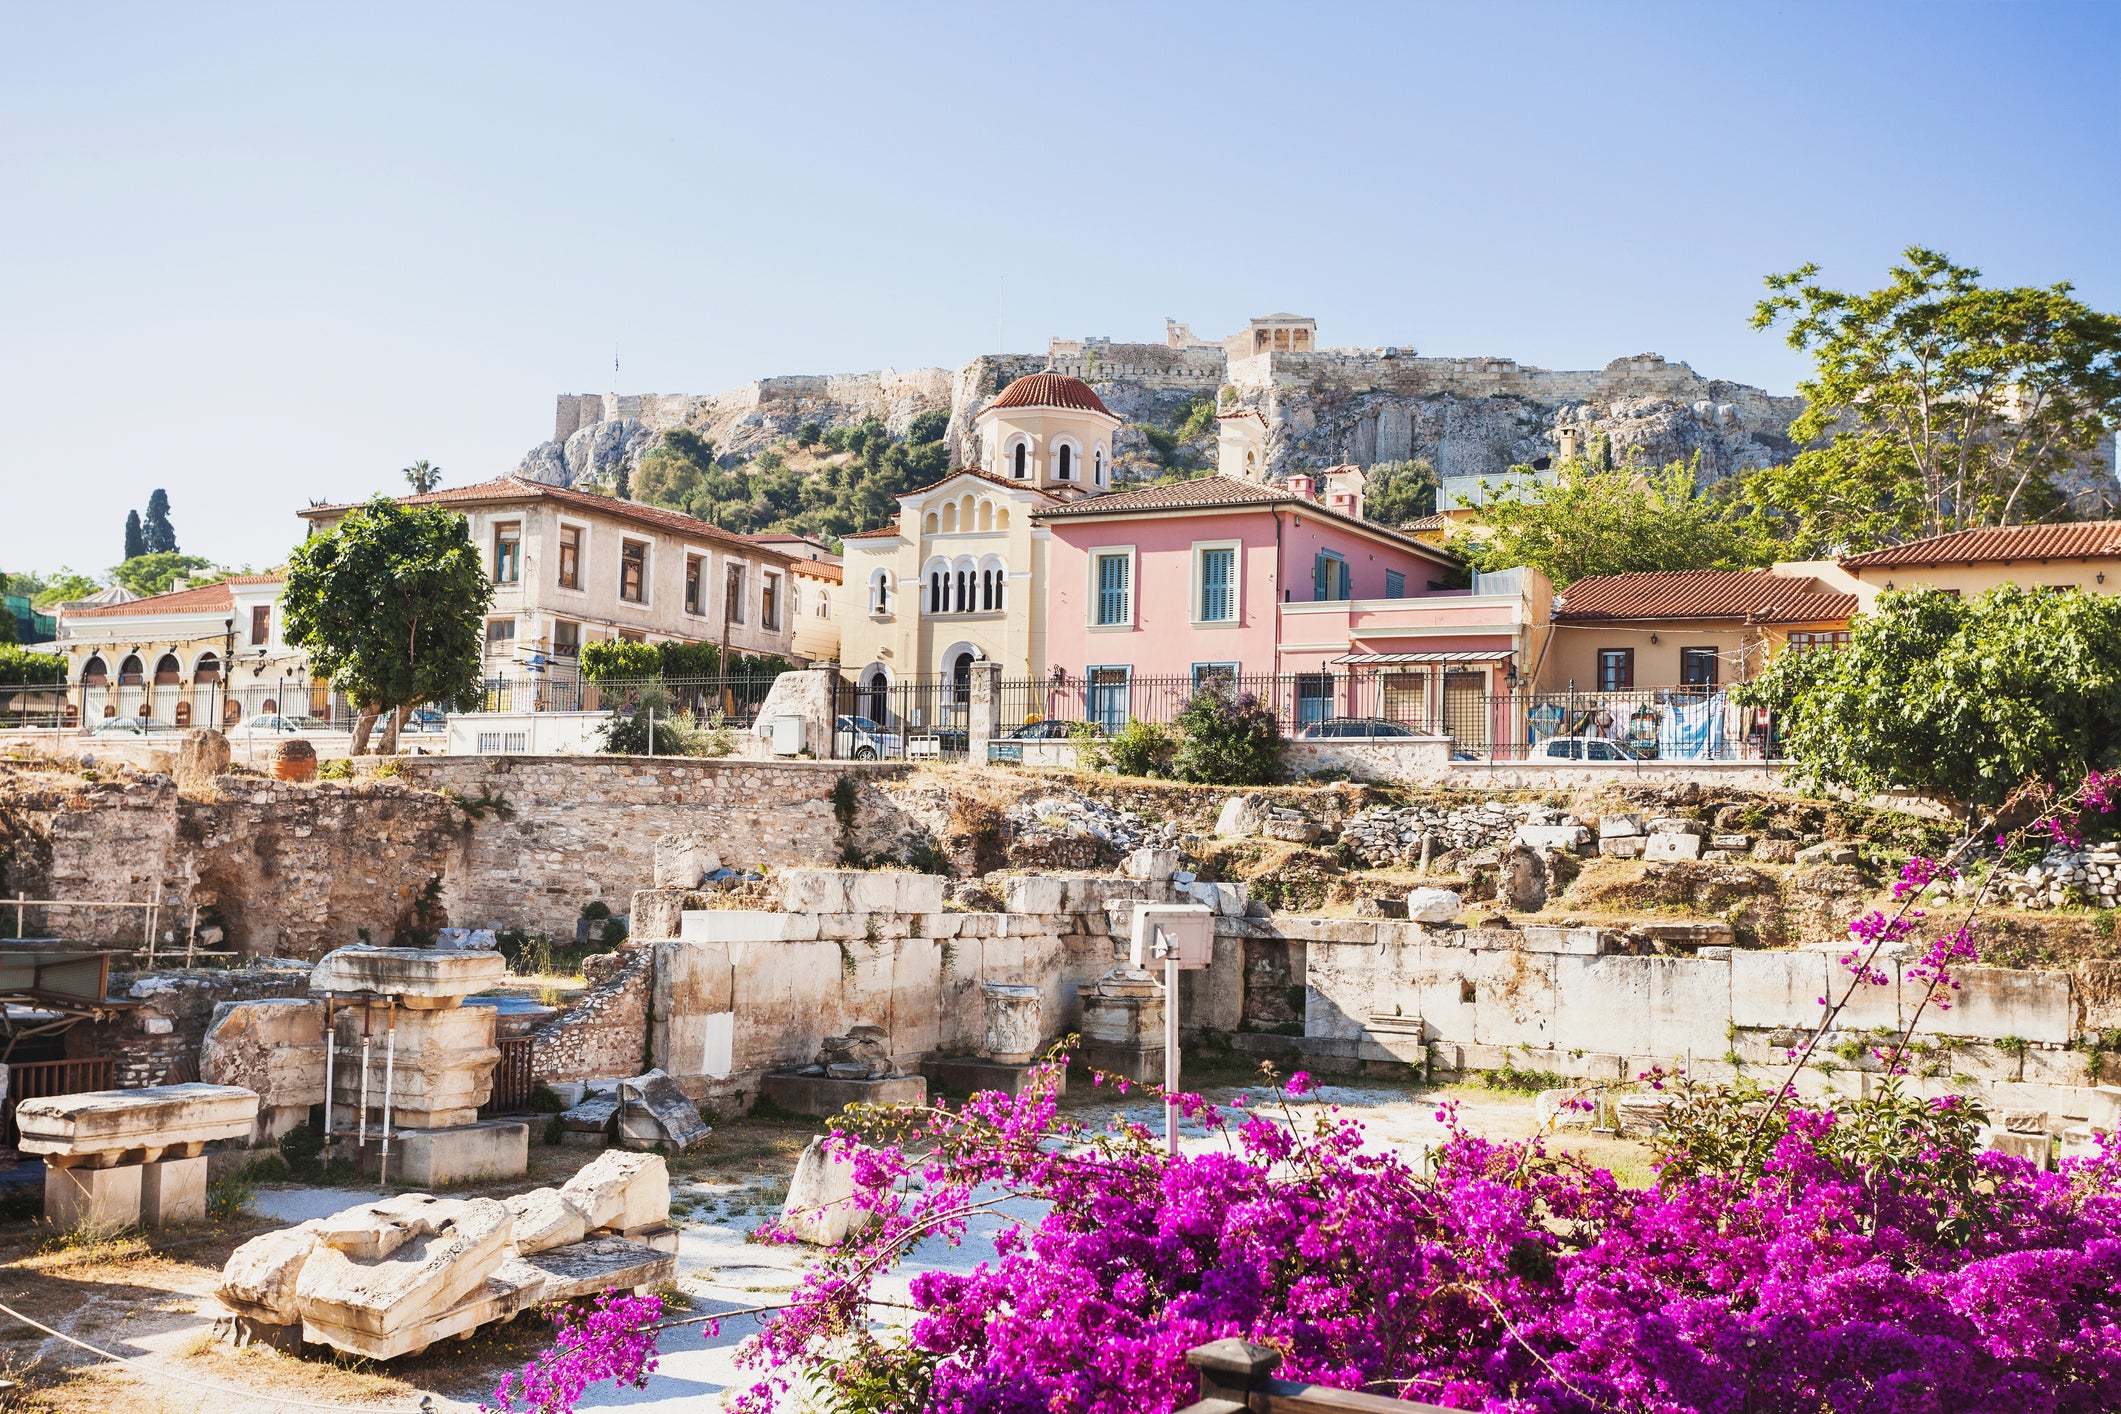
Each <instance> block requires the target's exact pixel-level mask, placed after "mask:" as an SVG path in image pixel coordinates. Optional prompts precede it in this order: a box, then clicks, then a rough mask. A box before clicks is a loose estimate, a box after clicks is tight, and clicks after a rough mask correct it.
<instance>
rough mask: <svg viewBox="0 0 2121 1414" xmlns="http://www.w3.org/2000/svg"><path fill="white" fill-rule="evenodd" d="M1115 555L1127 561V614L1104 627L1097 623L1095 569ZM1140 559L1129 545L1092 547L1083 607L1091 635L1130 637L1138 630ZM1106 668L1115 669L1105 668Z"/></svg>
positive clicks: (1096, 571) (1085, 621) (1102, 624)
mask: <svg viewBox="0 0 2121 1414" xmlns="http://www.w3.org/2000/svg"><path fill="white" fill-rule="evenodd" d="M1114 555H1124V556H1125V557H1126V559H1127V612H1126V614H1125V615H1124V616H1123V617H1122V618H1121V620H1120V621H1119V622H1118V623H1110V624H1104V623H1099V622H1098V621H1097V606H1098V592H1097V574H1098V566H1099V565H1100V564H1102V563H1103V562H1104V561H1105V560H1106V559H1108V558H1110V557H1112V556H1114ZM1139 559H1140V556H1139V554H1138V553H1137V550H1136V547H1134V546H1132V545H1094V546H1091V547H1090V551H1089V564H1090V574H1089V586H1088V588H1089V599H1088V602H1087V603H1085V604H1084V606H1083V619H1084V623H1085V625H1086V626H1087V627H1088V628H1089V630H1090V632H1092V633H1129V632H1132V631H1133V630H1134V629H1135V628H1136V627H1138V621H1139V618H1140V605H1141V576H1140V568H1141V566H1140V564H1139V563H1138V561H1139ZM1106 666H1108V667H1110V666H1114V665H1112V664H1107V665H1106Z"/></svg>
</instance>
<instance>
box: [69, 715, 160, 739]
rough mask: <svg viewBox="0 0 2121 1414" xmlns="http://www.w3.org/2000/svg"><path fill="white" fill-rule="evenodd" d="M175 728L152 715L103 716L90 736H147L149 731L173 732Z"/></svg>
mask: <svg viewBox="0 0 2121 1414" xmlns="http://www.w3.org/2000/svg"><path fill="white" fill-rule="evenodd" d="M175 730H176V728H175V727H173V726H171V725H170V724H169V723H167V722H158V721H156V720H155V719H154V718H152V717H145V718H142V717H105V718H104V719H103V720H102V721H101V722H99V723H98V724H97V725H96V728H95V730H94V731H92V732H91V733H90V735H92V736H147V735H149V734H150V733H161V732H173V731H175Z"/></svg>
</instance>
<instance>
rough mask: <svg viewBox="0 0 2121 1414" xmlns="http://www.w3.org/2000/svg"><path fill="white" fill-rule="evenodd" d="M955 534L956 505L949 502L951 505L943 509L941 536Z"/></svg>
mask: <svg viewBox="0 0 2121 1414" xmlns="http://www.w3.org/2000/svg"><path fill="white" fill-rule="evenodd" d="M956 532H957V503H956V502H955V501H953V502H951V503H950V504H949V505H947V506H945V507H943V534H945V535H953V534H955V533H956Z"/></svg>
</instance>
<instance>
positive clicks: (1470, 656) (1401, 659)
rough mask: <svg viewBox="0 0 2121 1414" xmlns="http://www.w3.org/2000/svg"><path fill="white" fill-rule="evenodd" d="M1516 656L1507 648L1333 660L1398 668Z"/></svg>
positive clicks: (1496, 660)
mask: <svg viewBox="0 0 2121 1414" xmlns="http://www.w3.org/2000/svg"><path fill="white" fill-rule="evenodd" d="M1515 656H1516V655H1515V654H1514V653H1512V652H1511V651H1510V650H1509V649H1507V648H1463V649H1458V650H1455V651H1439V652H1433V653H1343V654H1342V655H1341V656H1340V657H1338V658H1335V659H1333V660H1332V661H1333V662H1335V663H1346V664H1348V665H1349V666H1350V667H1358V668H1381V667H1396V666H1398V665H1399V664H1402V663H1507V662H1509V661H1510V659H1511V658H1513V657H1515Z"/></svg>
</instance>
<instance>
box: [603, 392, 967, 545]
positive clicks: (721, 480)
mask: <svg viewBox="0 0 2121 1414" xmlns="http://www.w3.org/2000/svg"><path fill="white" fill-rule="evenodd" d="M949 423H950V416H949V414H948V413H946V412H942V411H933V412H925V413H922V414H921V415H920V416H919V417H916V418H914V419H913V421H912V423H911V424H910V425H909V426H908V428H907V431H906V435H905V436H904V437H903V438H897V437H893V436H892V435H891V434H890V432H889V431H888V430H887V429H886V428H885V427H884V425H883V424H882V423H880V422H869V423H864V424H862V425H860V426H858V427H848V428H841V427H835V428H833V429H832V430H831V431H830V432H825V433H822V434H819V435H818V436H817V438H816V445H817V446H818V447H820V448H822V449H823V451H824V453H825V454H826V455H828V456H830V457H831V458H833V460H830V461H827V462H825V463H824V464H822V465H819V466H816V467H813V468H811V469H809V470H803V469H799V468H797V467H793V466H790V465H789V464H788V461H787V456H786V454H785V453H783V452H782V451H780V450H778V449H772V448H769V449H768V450H766V451H764V452H761V453H760V454H759V455H758V456H757V457H755V458H753V459H752V460H751V461H750V462H748V463H742V464H738V465H724V464H723V462H722V460H721V458H720V457H719V456H718V455H717V453H716V451H715V446H714V443H712V442H710V441H708V440H707V439H706V438H704V437H702V436H700V434H699V433H697V432H695V431H692V430H691V429H690V428H682V427H681V428H673V429H672V430H671V431H669V432H666V433H664V434H663V440H662V441H661V442H659V443H657V444H656V446H655V447H654V448H652V449H651V450H650V451H649V452H648V453H647V454H646V455H645V456H643V457H642V458H641V465H640V470H639V471H638V472H637V473H636V474H635V475H634V477H633V482H632V488H631V489H632V493H633V496H634V498H635V499H636V500H640V501H645V502H647V503H649V504H651V505H657V506H667V507H669V508H670V509H671V510H676V511H683V512H685V513H686V514H687V515H695V516H698V517H699V518H700V519H702V520H705V521H711V522H712V523H714V524H715V525H719V526H721V527H722V528H723V529H724V530H734V531H738V532H740V533H744V534H759V533H762V532H767V531H787V532H793V533H796V534H802V535H816V536H821V537H828V538H836V537H838V536H842V535H846V534H848V533H850V532H852V531H856V530H868V529H872V528H874V527H876V526H879V525H882V524H884V523H885V522H887V521H889V520H890V519H891V518H892V516H894V515H895V514H897V512H898V500H897V498H898V497H899V496H900V495H902V494H904V493H905V492H907V491H910V490H912V489H913V488H915V487H916V486H924V485H926V484H927V483H929V482H931V481H936V480H939V479H941V478H942V477H943V476H944V475H946V474H947V473H948V472H949V470H950V451H949V445H948V443H946V442H945V441H944V440H943V434H944V432H945V430H946V429H947V428H948V427H949ZM803 435H805V436H807V435H809V434H808V432H807V431H806V432H805V433H804V434H803ZM849 454H851V455H849ZM843 455H844V456H847V457H848V459H847V460H839V458H840V457H841V456H843Z"/></svg>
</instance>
